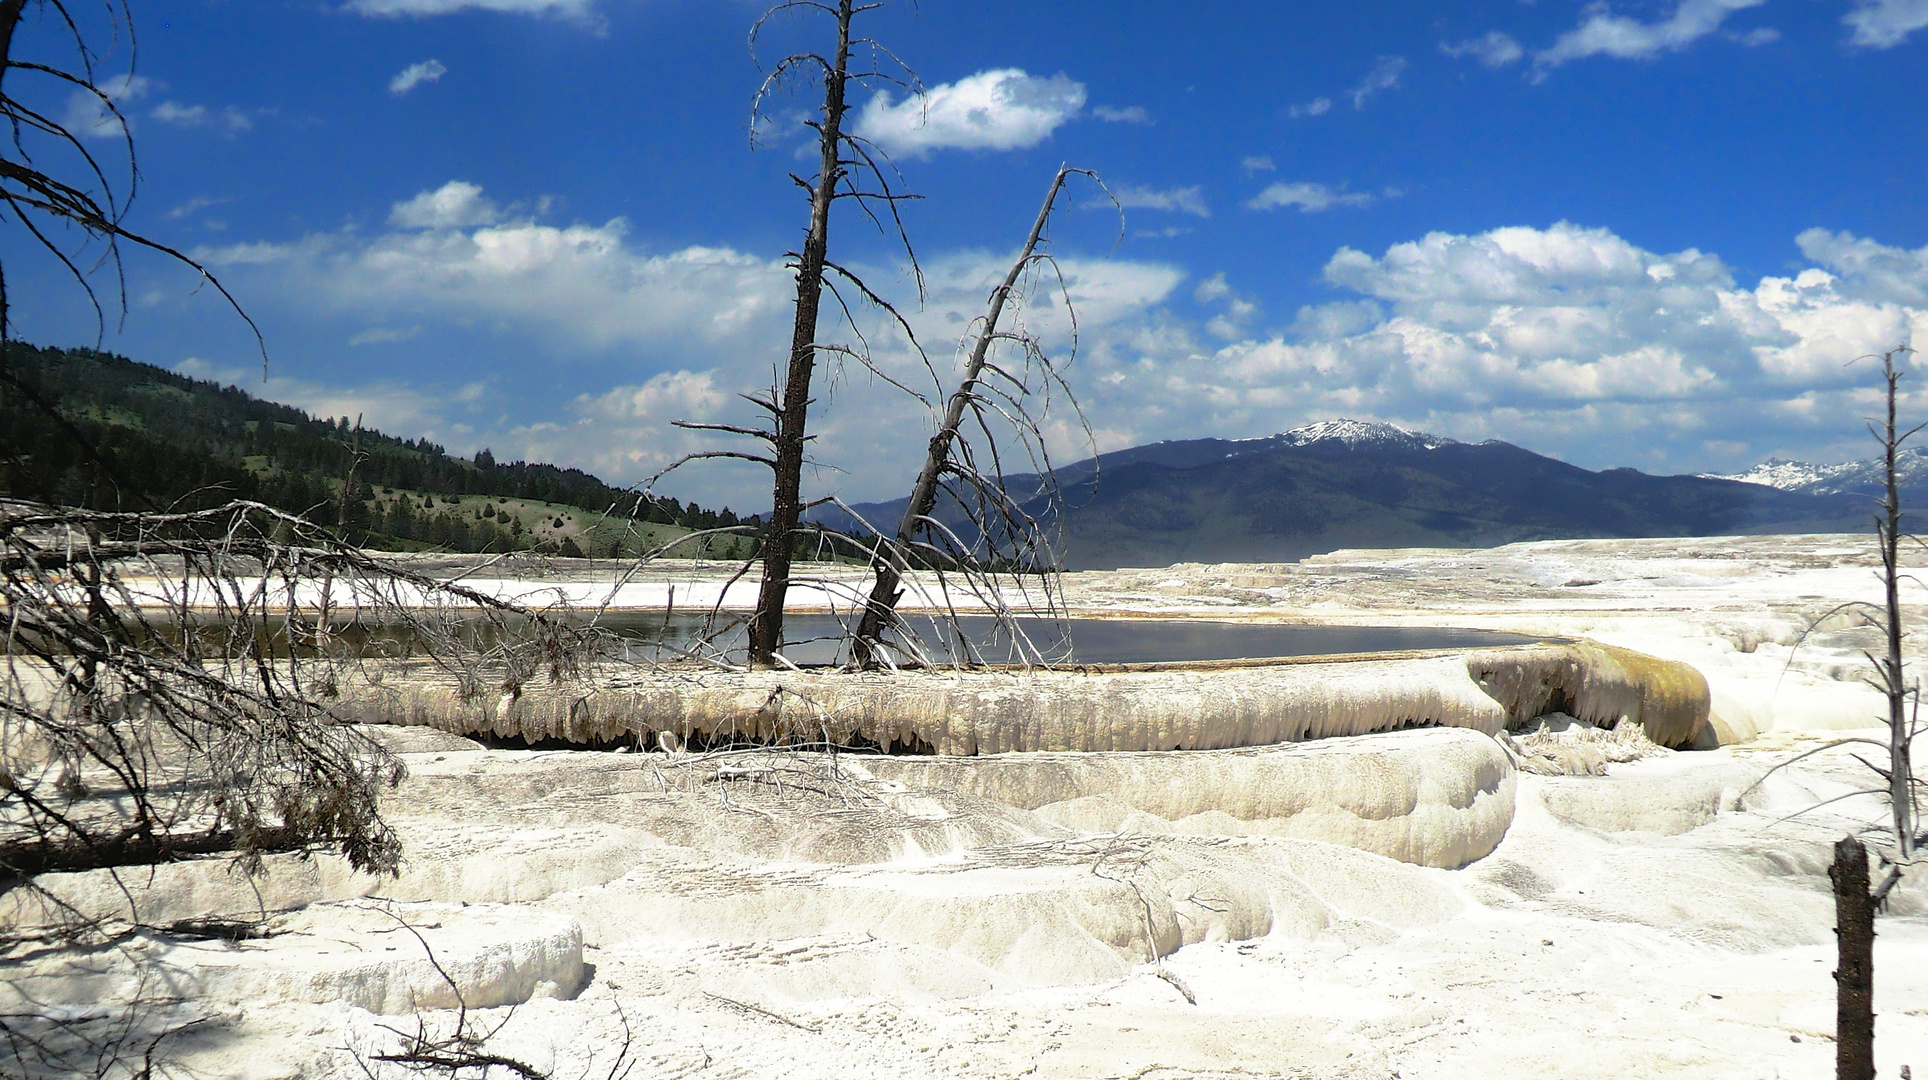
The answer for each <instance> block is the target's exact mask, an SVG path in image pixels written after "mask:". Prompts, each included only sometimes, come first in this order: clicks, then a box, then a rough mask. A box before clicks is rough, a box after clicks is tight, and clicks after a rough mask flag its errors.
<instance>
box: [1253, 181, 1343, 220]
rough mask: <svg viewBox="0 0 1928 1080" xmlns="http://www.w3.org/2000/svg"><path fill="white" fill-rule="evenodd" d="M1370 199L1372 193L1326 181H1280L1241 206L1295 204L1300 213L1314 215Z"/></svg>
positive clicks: (1276, 206) (1256, 207) (1265, 208)
mask: <svg viewBox="0 0 1928 1080" xmlns="http://www.w3.org/2000/svg"><path fill="white" fill-rule="evenodd" d="M1371 201H1372V196H1371V195H1368V194H1367V193H1365V192H1363V191H1346V190H1345V189H1343V188H1334V187H1330V186H1328V185H1326V184H1314V183H1308V182H1305V181H1297V182H1288V181H1284V180H1281V181H1279V182H1278V183H1275V184H1270V185H1268V186H1267V187H1266V189H1265V190H1264V191H1261V192H1259V193H1258V194H1257V195H1255V196H1253V197H1252V198H1250V199H1248V200H1246V203H1245V205H1246V206H1249V207H1251V208H1252V209H1254V210H1273V209H1277V208H1278V207H1281V206H1296V207H1298V208H1299V212H1300V213H1302V214H1316V213H1319V212H1321V211H1324V210H1330V209H1332V208H1333V207H1335V206H1364V205H1366V204H1367V203H1370V202H1371Z"/></svg>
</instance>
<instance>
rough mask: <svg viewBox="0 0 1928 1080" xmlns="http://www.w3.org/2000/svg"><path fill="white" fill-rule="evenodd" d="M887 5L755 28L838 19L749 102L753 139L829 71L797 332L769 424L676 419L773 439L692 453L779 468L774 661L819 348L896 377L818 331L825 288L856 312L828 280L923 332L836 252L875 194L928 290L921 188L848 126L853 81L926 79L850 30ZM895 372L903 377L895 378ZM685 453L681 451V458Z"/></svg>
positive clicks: (803, 7) (764, 616)
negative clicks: (913, 236)
mask: <svg viewBox="0 0 1928 1080" xmlns="http://www.w3.org/2000/svg"><path fill="white" fill-rule="evenodd" d="M880 6H882V5H880V4H874V3H873V4H861V5H860V4H855V3H853V2H852V0H836V3H834V4H831V3H817V2H813V0H791V2H789V3H783V4H778V5H777V6H775V7H773V8H771V9H769V10H768V11H765V12H764V13H763V15H762V17H761V18H759V19H758V20H757V21H756V24H755V25H754V26H753V27H751V30H750V49H751V53H752V55H754V54H755V51H756V45H757V40H758V37H759V36H760V34H761V33H762V31H763V28H764V26H765V25H766V24H768V23H769V21H770V20H771V19H773V18H775V17H776V16H778V15H782V14H786V13H789V12H813V11H814V12H818V13H822V14H827V15H829V16H830V17H831V18H833V19H834V20H835V21H836V25H837V44H836V48H835V49H834V50H832V51H831V53H830V55H828V56H825V55H823V54H822V53H815V52H802V53H792V54H790V55H788V56H785V57H784V58H783V59H782V60H781V61H779V62H778V63H777V65H776V66H775V67H774V68H772V69H771V71H770V74H769V75H768V76H767V77H766V78H765V79H764V80H763V85H762V86H761V87H760V88H759V89H758V91H757V95H756V99H755V104H753V105H752V108H751V125H750V127H751V137H752V139H754V138H755V136H756V132H757V128H758V125H759V124H760V123H761V120H762V112H761V109H762V103H763V101H764V99H765V98H766V97H767V96H768V95H770V94H771V93H773V92H775V91H777V90H779V89H780V88H782V87H783V86H784V85H785V84H786V83H788V82H790V81H792V80H801V79H806V78H808V75H807V74H806V73H812V72H814V73H815V74H817V75H819V76H821V78H822V81H823V100H822V104H821V105H820V107H819V111H818V113H817V115H816V116H815V117H813V118H811V119H809V120H807V121H806V122H805V126H807V127H809V128H810V129H811V130H812V131H815V132H816V133H817V173H816V175H815V176H814V177H813V178H810V179H805V178H803V177H800V176H795V175H794V174H793V175H792V177H791V179H793V180H794V181H796V183H797V184H798V185H799V186H800V187H802V188H803V189H804V191H806V192H807V193H808V194H809V196H810V221H809V226H808V228H807V230H806V231H805V233H804V241H803V248H802V250H801V251H798V252H792V253H791V256H790V257H791V266H792V268H793V269H794V270H795V272H796V276H797V299H796V312H795V318H794V321H793V323H792V327H791V334H790V356H789V362H788V364H787V366H786V368H785V369H784V372H783V376H782V378H781V379H780V380H779V381H778V383H777V385H776V386H775V387H773V388H772V390H771V393H770V395H769V396H768V397H767V398H758V397H754V396H751V397H750V398H749V400H750V401H751V402H753V403H754V404H756V405H757V406H758V407H760V408H762V409H763V410H764V411H766V412H768V413H769V414H770V420H771V426H770V427H769V428H767V429H760V428H746V427H737V426H733V425H725V424H694V423H687V422H682V421H679V422H678V426H680V427H685V428H690V429H694V430H705V431H722V432H728V433H731V434H737V435H748V436H750V437H753V438H756V439H760V440H762V441H763V442H765V443H767V444H768V446H769V452H768V454H767V455H766V454H746V453H738V452H733V451H706V452H702V453H698V454H694V455H691V456H690V457H689V458H685V459H684V460H695V459H699V458H710V457H721V458H738V459H743V460H749V461H755V462H758V463H759V464H762V465H765V466H768V467H769V469H770V471H771V474H772V484H771V498H770V502H771V509H770V522H769V525H768V527H767V528H766V530H765V532H764V536H763V544H762V559H763V576H762V580H761V582H760V583H759V585H758V590H757V605H756V613H755V615H754V616H753V617H752V618H751V620H750V662H751V663H752V664H758V665H770V664H773V663H776V662H777V660H778V654H779V652H780V651H781V649H782V648H783V605H784V600H785V598H786V596H787V595H788V593H789V589H790V566H791V559H792V557H793V547H794V545H795V542H796V538H797V535H798V525H799V523H800V522H801V520H802V517H803V512H804V510H805V507H804V505H803V497H802V478H803V463H804V451H805V447H806V444H807V443H808V442H809V439H810V436H809V432H808V428H809V419H810V405H811V400H812V399H811V378H812V376H813V375H814V373H815V370H816V365H817V354H818V353H820V352H827V353H832V354H834V355H837V356H839V357H841V358H847V359H852V360H855V361H857V362H858V363H859V364H861V365H863V366H864V367H866V368H868V369H869V370H870V371H871V372H872V373H874V374H877V375H880V376H882V377H884V378H886V379H888V378H889V377H888V376H884V375H883V373H882V372H881V371H880V370H879V369H878V368H877V367H876V366H875V365H874V364H873V363H872V362H871V358H870V355H869V351H868V349H867V348H865V347H864V346H863V344H862V337H861V334H859V336H858V344H857V345H855V346H847V345H831V344H825V343H823V342H820V341H819V340H818V337H817V324H818V316H819V312H820V309H821V307H822V302H823V294H824V292H825V290H826V289H828V290H829V291H831V293H832V294H833V296H836V297H837V300H838V303H839V305H840V306H841V307H842V308H843V310H844V312H845V314H846V316H847V317H848V316H849V314H850V305H849V304H848V303H845V302H844V301H843V299H842V297H841V295H839V294H837V291H836V287H835V285H834V283H832V282H830V281H828V280H826V274H827V273H829V274H835V275H836V276H837V277H838V278H839V279H841V280H843V281H844V282H846V283H847V284H849V285H850V286H851V287H853V288H855V289H856V290H857V292H858V294H859V295H860V296H861V297H862V298H863V300H864V301H867V302H869V303H871V304H873V305H875V306H877V307H879V308H881V309H883V310H884V311H885V312H887V313H888V314H889V315H890V316H891V317H892V318H893V319H894V320H895V321H896V323H897V325H898V326H899V327H900V328H901V329H902V330H903V331H904V333H905V334H906V335H908V336H909V337H910V338H911V341H912V343H913V345H914V344H915V342H916V335H915V334H914V333H912V332H911V329H910V326H909V324H908V323H906V322H905V321H904V320H903V318H902V317H901V316H898V314H897V311H896V309H895V308H894V307H892V306H891V305H890V304H889V303H888V302H887V301H885V300H883V299H882V298H881V297H879V296H878V295H877V294H876V292H874V291H873V290H872V289H871V288H870V287H869V286H868V285H866V284H864V282H863V281H862V280H861V279H860V278H859V277H858V276H857V275H856V274H854V273H852V272H851V271H850V270H848V269H847V268H845V267H843V266H840V265H838V264H837V263H836V262H834V261H833V260H831V259H830V257H829V246H830V216H831V215H830V211H831V208H832V207H833V206H834V205H835V204H836V203H837V202H838V201H839V200H841V199H853V200H855V201H856V202H857V204H858V205H859V206H860V207H862V208H863V210H864V212H865V213H866V214H867V215H869V216H870V218H871V219H872V220H873V221H875V222H877V223H878V224H879V226H880V227H882V219H881V218H879V217H878V215H877V213H876V210H875V208H874V207H873V205H872V204H878V205H881V206H882V207H883V208H884V209H885V212H886V213H887V214H888V216H889V218H890V220H891V223H892V226H893V227H894V230H895V233H896V236H897V238H898V239H899V240H900V241H902V242H903V245H904V249H905V253H906V254H907V255H909V256H910V261H911V267H912V270H913V272H914V273H915V274H916V276H917V283H918V291H919V294H920V295H921V293H922V290H923V275H922V273H921V271H919V270H917V259H916V255H915V253H914V252H912V251H911V249H910V243H909V239H908V236H907V235H906V234H905V232H904V228H903V222H902V220H901V219H900V218H899V216H898V212H897V206H898V203H900V202H902V201H904V200H906V199H911V198H915V196H911V195H906V194H904V193H902V192H898V191H894V190H892V187H891V183H890V179H889V175H888V174H887V173H886V172H885V169H884V167H882V166H881V165H880V164H879V162H880V161H882V162H884V164H888V159H887V158H885V157H884V155H883V153H882V151H881V150H879V149H878V148H876V147H874V146H872V145H871V144H870V143H869V142H868V141H867V140H865V139H863V138H862V137H860V136H858V135H855V134H854V133H851V132H847V131H845V130H844V119H845V114H846V112H847V111H848V109H849V102H848V91H849V88H850V85H851V84H852V83H857V84H859V85H862V84H865V83H869V82H871V81H877V80H881V81H886V82H889V83H892V84H894V85H897V86H902V87H906V88H908V89H910V90H912V91H913V92H915V91H916V90H917V89H918V86H917V77H916V75H915V73H913V72H911V71H910V69H909V68H908V67H907V66H906V65H904V64H903V63H902V62H901V61H898V60H897V59H896V57H895V56H894V55H892V54H891V52H890V51H889V50H888V49H886V48H884V47H883V46H882V45H881V44H879V43H878V42H876V41H874V40H872V39H870V38H861V37H852V36H851V22H852V20H854V19H855V18H856V17H857V16H858V15H861V14H863V13H865V12H868V11H873V10H876V9H877V8H878V7H880ZM853 52H867V53H868V55H869V57H870V63H869V65H868V66H867V67H865V68H863V69H861V70H857V71H852V70H851V66H850V62H851V56H852V53H853ZM881 62H888V63H890V64H892V65H894V67H895V69H896V71H897V72H898V73H897V74H892V73H890V72H887V71H885V70H884V69H883V67H882V66H881ZM860 178H866V179H868V180H869V181H871V182H874V184H875V185H876V186H875V189H874V190H873V189H866V188H865V187H863V186H862V184H861V183H860ZM853 326H854V320H853ZM890 381H892V382H893V384H895V385H899V386H900V387H901V384H896V383H895V380H890ZM681 463H682V462H681V461H679V462H678V463H677V464H681ZM672 467H674V466H672Z"/></svg>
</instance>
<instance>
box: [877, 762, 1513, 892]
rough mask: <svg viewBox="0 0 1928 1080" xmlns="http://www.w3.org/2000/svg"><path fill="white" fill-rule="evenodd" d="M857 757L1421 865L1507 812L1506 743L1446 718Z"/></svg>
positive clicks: (1485, 845) (1472, 851)
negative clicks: (1152, 749) (973, 752)
mask: <svg viewBox="0 0 1928 1080" xmlns="http://www.w3.org/2000/svg"><path fill="white" fill-rule="evenodd" d="M857 767H861V768H863V769H865V770H867V771H868V772H869V774H870V775H872V776H875V777H878V778H880V779H888V780H894V781H896V782H898V783H901V784H903V785H905V786H906V787H907V788H910V789H912V790H917V791H925V792H936V791H943V792H955V793H959V794H968V795H976V796H979V797H982V798H986V799H991V800H994V801H996V802H1000V803H1004V804H1006V805H1009V806H1016V807H1020V808H1023V809H1026V810H1036V811H1038V812H1039V813H1040V814H1041V815H1042V816H1044V817H1046V818H1047V819H1048V820H1050V821H1053V822H1055V823H1057V824H1060V825H1065V826H1067V827H1071V828H1074V829H1078V830H1079V831H1091V832H1100V831H1102V832H1121V831H1123V832H1177V833H1192V834H1198V835H1261V836H1290V837H1297V838H1300V839H1305V840H1322V841H1325V842H1327V843H1333V844H1344V845H1346V846H1348V847H1356V848H1359V849H1361V850H1364V851H1372V852H1376V853H1378V854H1380V855H1385V856H1388V857H1390V858H1394V859H1398V860H1400V861H1401V862H1409V863H1417V864H1419V865H1421V866H1440V867H1448V868H1450V867H1457V866H1463V865H1465V864H1466V863H1469V862H1472V861H1473V860H1475V859H1478V858H1480V857H1482V856H1484V855H1486V854H1487V853H1488V852H1490V851H1492V850H1493V848H1494V847H1496V846H1498V844H1499V842H1500V840H1501V838H1503V837H1504V836H1505V835H1506V828H1507V826H1508V825H1509V824H1510V823H1511V822H1512V820H1513V798H1514V770H1513V765H1512V763H1511V762H1510V761H1509V759H1508V758H1507V756H1506V754H1505V752H1504V751H1503V750H1501V749H1500V748H1499V746H1498V745H1497V744H1496V743H1495V742H1494V741H1493V740H1492V739H1491V738H1488V737H1486V736H1482V735H1477V734H1474V733H1472V732H1468V731H1455V730H1451V729H1444V730H1435V731H1413V732H1406V733H1401V734H1398V735H1362V736H1359V737H1357V738H1352V739H1331V740H1325V741H1322V742H1313V743H1306V744H1303V745H1297V746H1290V747H1267V748H1262V749H1258V748H1254V749H1241V750H1216V751H1206V752H1200V753H1188V754H1170V753H1165V754H1159V753H1136V754H1125V753H1119V754H1001V755H997V756H994V757H975V758H944V757H913V756H899V757H890V758H872V759H864V760H862V761H861V762H860V763H859V765H858V766H857ZM1133 814H1136V815H1138V817H1137V818H1133V817H1132V816H1131V815H1133Z"/></svg>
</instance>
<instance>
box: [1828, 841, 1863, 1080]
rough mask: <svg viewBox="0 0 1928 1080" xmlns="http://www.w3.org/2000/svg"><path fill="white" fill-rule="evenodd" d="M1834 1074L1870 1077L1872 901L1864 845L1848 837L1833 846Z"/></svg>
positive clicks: (1847, 1078)
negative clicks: (1835, 962) (1835, 964)
mask: <svg viewBox="0 0 1928 1080" xmlns="http://www.w3.org/2000/svg"><path fill="white" fill-rule="evenodd" d="M1828 879H1829V880H1831V881H1833V882H1834V933H1835V946H1836V948H1837V949H1838V950H1839V959H1838V961H1837V966H1836V969H1835V972H1834V981H1835V987H1836V989H1835V1013H1834V1074H1835V1077H1836V1080H1874V901H1873V900H1871V899H1870V898H1869V896H1868V849H1867V848H1866V847H1865V846H1864V845H1863V844H1862V843H1861V841H1859V840H1856V839H1855V838H1854V837H1852V836H1850V837H1847V838H1845V839H1842V840H1840V841H1838V842H1836V843H1835V845H1834V865H1833V866H1831V867H1829V868H1828Z"/></svg>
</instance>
